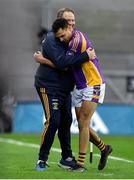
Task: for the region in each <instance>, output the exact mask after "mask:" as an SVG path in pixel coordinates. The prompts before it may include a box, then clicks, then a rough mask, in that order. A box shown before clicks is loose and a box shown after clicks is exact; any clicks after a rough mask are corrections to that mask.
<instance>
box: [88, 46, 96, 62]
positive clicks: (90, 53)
mask: <svg viewBox="0 0 134 180" xmlns="http://www.w3.org/2000/svg"><path fill="white" fill-rule="evenodd" d="M86 52H87V54H88V56H89V59H90V60H93V59H95V58H96V57H97V56H96V53H95V50H94V49H92V48H91V47H89V48H88V49H87V50H86Z"/></svg>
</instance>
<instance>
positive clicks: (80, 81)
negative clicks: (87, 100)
mask: <svg viewBox="0 0 134 180" xmlns="http://www.w3.org/2000/svg"><path fill="white" fill-rule="evenodd" d="M89 47H91V48H93V46H92V44H91V42H90V40H89V39H88V37H87V36H86V35H85V34H84V33H82V32H80V31H79V30H74V32H73V36H72V40H71V41H70V43H69V47H68V51H67V53H72V52H74V53H76V54H81V53H82V52H84V51H86V49H88V48H89ZM73 73H74V77H75V83H76V88H77V89H83V88H85V87H87V86H95V85H100V84H102V83H104V82H105V80H104V77H103V74H102V72H101V70H100V66H99V62H98V58H95V59H93V60H89V61H87V62H85V63H83V64H82V65H81V66H78V67H74V68H73Z"/></svg>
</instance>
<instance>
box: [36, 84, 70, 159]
mask: <svg viewBox="0 0 134 180" xmlns="http://www.w3.org/2000/svg"><path fill="white" fill-rule="evenodd" d="M36 89H37V92H38V94H39V97H40V100H41V102H42V105H43V108H44V112H45V117H46V122H45V124H44V130H43V133H42V141H41V146H40V152H39V160H43V161H45V162H46V161H47V159H48V155H49V152H50V148H51V147H52V144H53V141H54V137H55V134H56V131H57V130H58V138H59V140H60V146H61V151H62V154H61V155H62V158H63V159H66V158H67V157H72V151H71V147H70V145H71V142H70V141H71V137H70V127H71V123H72V113H71V94H70V93H65V92H60V94H59V91H57V92H56V91H50V92H49V90H47V91H46V89H45V88H37V87H36Z"/></svg>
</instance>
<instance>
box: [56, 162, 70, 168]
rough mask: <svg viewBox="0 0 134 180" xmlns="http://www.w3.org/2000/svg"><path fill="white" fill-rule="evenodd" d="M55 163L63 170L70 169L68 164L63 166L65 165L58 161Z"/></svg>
mask: <svg viewBox="0 0 134 180" xmlns="http://www.w3.org/2000/svg"><path fill="white" fill-rule="evenodd" d="M57 165H58V166H59V167H60V168H62V169H65V170H70V169H71V167H70V166H65V165H63V164H61V163H60V162H58V163H57Z"/></svg>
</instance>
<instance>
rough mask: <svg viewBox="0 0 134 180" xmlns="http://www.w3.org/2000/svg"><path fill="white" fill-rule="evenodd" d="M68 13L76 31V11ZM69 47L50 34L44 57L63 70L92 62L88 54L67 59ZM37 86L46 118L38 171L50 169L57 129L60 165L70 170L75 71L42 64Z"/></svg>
mask: <svg viewBox="0 0 134 180" xmlns="http://www.w3.org/2000/svg"><path fill="white" fill-rule="evenodd" d="M60 12H61V11H59V12H58V13H59V14H60ZM64 12H66V13H64V15H65V17H64V18H66V19H68V22H69V26H70V28H73V26H74V25H75V19H74V12H73V11H72V10H70V9H68V8H67V9H66V11H65V10H64ZM67 47H68V45H67V44H63V43H61V42H60V41H59V40H58V39H57V38H55V36H54V34H53V33H52V32H49V33H48V34H47V37H46V39H45V40H44V41H43V43H42V54H43V56H44V57H46V58H48V59H50V60H51V61H52V62H53V63H54V64H57V62H58V64H60V65H61V67H63V66H64V67H66V63H67V66H68V65H70V66H71V65H72V64H73V65H79V64H81V63H83V62H85V61H88V60H89V55H88V53H87V52H84V53H82V54H81V55H78V56H75V57H74V56H73V55H71V54H69V55H68V56H66V59H65V58H64V57H65V53H66V50H67ZM63 63H64V64H63ZM35 86H36V90H37V92H38V95H39V97H40V100H41V102H42V105H43V108H44V112H45V117H46V122H45V127H44V130H43V133H42V142H41V146H40V151H39V159H38V162H37V166H36V169H37V171H44V170H46V162H47V160H48V155H49V152H50V148H51V146H52V144H53V141H54V136H55V134H56V131H57V130H58V138H59V141H60V146H61V150H62V154H61V155H62V159H61V161H60V163H59V165H60V166H61V167H63V168H66V169H68V168H70V167H72V166H74V165H75V163H76V161H75V159H74V158H73V156H72V150H71V145H70V144H71V138H70V126H71V123H72V114H71V93H70V92H71V91H72V90H73V87H74V79H73V75H72V71H71V70H70V69H69V68H68V69H65V70H61V69H56V68H52V67H50V66H47V65H44V64H42V63H40V65H39V67H38V69H37V72H36V75H35Z"/></svg>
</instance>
